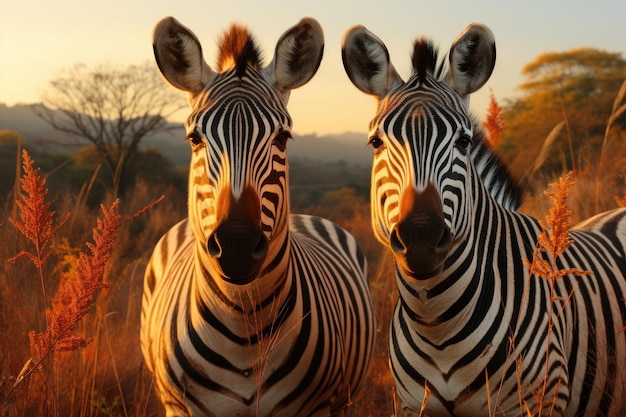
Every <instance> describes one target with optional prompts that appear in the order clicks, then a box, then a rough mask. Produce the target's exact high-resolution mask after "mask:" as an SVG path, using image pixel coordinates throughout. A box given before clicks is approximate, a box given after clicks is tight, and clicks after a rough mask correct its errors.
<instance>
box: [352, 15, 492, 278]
mask: <svg viewBox="0 0 626 417" xmlns="http://www.w3.org/2000/svg"><path fill="white" fill-rule="evenodd" d="M342 55H343V61H344V67H345V69H346V72H347V74H348V76H349V77H350V80H351V81H352V82H353V83H354V84H355V85H356V86H357V87H358V88H359V89H361V90H362V91H364V92H366V93H368V94H372V95H374V96H375V97H377V98H378V112H377V115H376V117H375V118H374V119H373V120H372V122H371V124H370V134H369V143H370V145H371V146H372V147H373V148H374V161H373V166H372V183H371V206H372V224H373V228H374V232H375V234H376V236H377V237H378V239H379V240H380V241H381V242H382V243H383V244H386V245H387V246H388V247H389V248H390V249H391V250H392V253H393V254H394V257H395V260H396V265H397V266H398V268H399V269H400V270H401V272H402V273H403V275H404V276H406V277H410V278H414V279H417V280H424V279H428V278H431V277H433V276H435V275H437V274H439V273H440V272H441V271H442V269H443V267H444V262H445V260H446V258H447V256H448V253H449V251H450V250H451V248H452V247H453V245H454V240H455V239H458V238H460V237H461V236H462V235H463V233H465V228H466V226H465V225H466V224H467V223H468V220H469V217H470V215H471V214H472V213H471V210H473V202H472V198H471V196H472V193H471V187H472V184H471V183H470V178H472V176H471V175H468V172H469V170H472V169H473V168H472V167H471V164H472V162H471V155H470V151H471V145H472V138H473V135H474V132H473V126H472V122H471V120H470V118H469V116H468V113H467V101H468V97H469V95H470V94H471V93H472V92H474V91H475V90H477V89H478V88H480V87H481V86H482V85H483V84H484V83H485V82H486V80H487V79H488V78H489V76H490V75H491V71H492V70H493V65H494V64H495V46H494V42H493V34H492V33H491V31H490V30H489V29H488V28H486V27H484V26H481V25H470V26H469V27H468V28H467V29H466V30H465V32H463V33H462V34H461V35H460V36H459V37H458V38H457V40H456V41H455V42H454V44H453V45H452V48H451V50H450V53H449V58H450V65H449V68H450V69H449V70H448V71H446V70H447V68H446V67H444V66H443V65H441V64H440V63H438V56H437V50H436V48H435V47H434V46H433V45H432V44H431V43H430V42H429V41H427V40H424V39H420V40H417V41H416V42H415V44H414V51H413V56H412V64H413V74H412V75H411V77H410V78H409V80H408V82H406V83H405V82H404V81H403V80H402V78H401V77H400V76H399V75H398V73H397V71H396V70H395V68H394V67H393V65H392V64H391V62H390V60H389V53H388V51H387V48H386V47H385V45H384V44H383V43H382V41H381V40H380V39H378V38H377V37H376V36H375V35H374V34H372V33H371V32H369V31H368V30H367V29H365V28H364V27H363V26H355V27H353V28H351V29H349V30H348V31H347V32H346V34H345V36H344V39H343V48H342Z"/></svg>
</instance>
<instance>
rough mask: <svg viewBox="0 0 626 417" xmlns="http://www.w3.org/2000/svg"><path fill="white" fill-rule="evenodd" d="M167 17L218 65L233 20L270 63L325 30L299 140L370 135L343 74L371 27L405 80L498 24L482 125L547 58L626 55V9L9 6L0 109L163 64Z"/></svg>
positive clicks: (363, 103)
mask: <svg viewBox="0 0 626 417" xmlns="http://www.w3.org/2000/svg"><path fill="white" fill-rule="evenodd" d="M470 4H471V5H470ZM167 15H172V16H174V17H176V18H177V19H178V20H179V21H181V22H182V23H183V24H184V25H186V26H188V27H189V28H190V29H191V30H193V31H194V32H195V33H196V35H197V36H198V37H199V39H200V40H201V42H202V43H203V49H204V53H205V59H206V60H207V62H208V63H209V64H211V65H213V64H214V62H215V60H216V48H215V43H216V39H217V38H218V37H219V35H220V34H221V33H222V31H223V30H224V29H225V28H226V27H227V26H228V25H229V23H230V22H231V21H238V22H239V23H244V24H246V25H247V26H248V27H249V28H250V29H251V31H252V32H253V33H254V34H255V36H256V38H257V40H258V43H259V44H260V45H261V47H262V49H263V51H264V57H265V63H269V61H270V59H271V57H272V56H273V52H274V46H275V44H276V41H277V40H278V38H279V36H280V35H281V34H282V33H283V32H284V31H285V30H286V29H287V28H288V27H290V26H291V25H293V24H295V23H296V22H297V21H298V20H299V19H300V18H301V17H302V16H305V15H308V16H313V17H315V18H316V19H318V20H319V22H320V23H321V25H322V27H323V28H324V33H325V38H326V46H325V52H324V58H323V60H322V65H321V67H320V70H319V71H318V73H317V75H316V76H315V77H314V78H313V80H312V81H311V82H310V83H309V84H307V85H305V86H303V87H301V88H300V89H298V90H295V91H294V92H293V93H292V95H291V101H290V104H289V108H290V111H291V114H292V117H293V120H294V131H295V132H296V133H299V134H307V133H318V134H328V133H342V132H346V131H357V132H365V131H367V125H368V123H369V120H370V119H371V117H372V116H373V114H374V101H373V99H372V98H370V97H368V96H366V95H365V94H363V93H361V92H359V91H358V90H356V88H355V87H353V86H352V84H351V83H350V81H349V80H348V77H347V76H346V75H345V72H344V69H343V65H342V63H341V48H340V43H341V38H342V36H343V33H344V32H345V30H346V29H347V28H348V27H350V26H352V25H354V24H363V25H365V26H366V27H367V28H368V29H370V30H371V31H372V32H374V33H375V34H376V35H378V36H379V37H380V38H381V39H382V40H383V41H384V42H385V43H386V44H387V47H388V49H389V52H390V54H391V59H392V62H393V63H394V65H395V67H396V69H397V70H398V71H399V72H400V74H401V75H402V76H403V77H404V78H405V79H406V78H407V76H408V74H409V69H410V67H409V53H410V50H411V45H412V42H413V40H414V39H415V38H416V37H417V36H420V35H427V36H429V37H431V38H432V39H434V40H435V41H436V42H437V43H438V44H439V45H440V47H441V50H442V51H447V50H448V49H449V47H450V44H451V42H452V41H453V40H454V38H455V37H456V36H457V35H458V34H459V33H460V32H461V31H462V30H463V29H464V28H465V27H466V26H467V25H468V24H469V23H471V22H481V23H484V24H486V25H488V26H489V27H490V28H491V29H492V30H493V32H494V34H495V36H496V47H497V62H496V68H495V71H494V74H493V76H492V78H491V80H490V81H489V82H488V84H487V85H486V87H484V88H483V90H481V91H480V92H479V93H477V94H475V95H474V97H473V99H472V110H473V111H474V112H475V113H476V114H477V115H479V116H481V115H483V114H484V112H485V109H486V108H487V104H488V96H489V88H491V89H492V90H493V93H494V94H495V96H496V98H497V99H498V100H499V101H503V100H505V99H507V98H513V97H515V94H518V92H517V90H516V87H517V86H518V85H519V84H520V83H521V82H522V81H523V78H522V76H521V69H522V67H523V66H524V65H525V64H527V63H529V62H531V61H533V60H534V59H535V58H536V57H537V56H538V55H539V54H541V53H542V52H548V51H550V52H561V51H566V50H570V49H572V48H576V47H581V46H590V47H595V48H600V49H605V50H607V51H610V52H619V53H622V54H624V55H626V25H625V24H624V19H625V16H626V2H624V1H623V0H596V1H594V2H591V1H579V2H571V1H549V0H526V1H523V2H521V1H507V2H505V1H487V0H479V1H472V2H470V1H463V2H461V1H456V2H452V1H446V0H442V1H437V2H434V1H421V0H413V1H407V0H405V1H397V0H384V1H383V0H379V1H377V2H374V1H370V0H350V1H342V0H334V1H331V0H317V1H307V2H304V1H301V2H298V1H296V0H290V1H286V0H266V1H263V2H260V1H257V2H253V1H237V0H229V1H223V2H218V1H211V0H204V1H199V0H193V1H184V0H179V1H171V0H170V1H164V0H155V1H129V0H124V1H123V0H108V1H98V2H95V1H85V0H57V1H43V0H40V1H32V0H31V1H29V0H22V1H16V0H0V103H4V104H7V105H9V106H12V105H15V104H18V103H22V104H27V103H35V102H38V101H39V99H40V96H41V93H42V91H43V90H45V88H46V87H47V86H48V83H49V81H50V80H51V79H53V78H54V77H55V75H58V74H59V72H60V71H61V70H63V69H66V68H70V67H71V66H73V65H74V64H76V63H84V64H87V65H88V66H95V65H98V64H103V63H110V64H121V65H129V64H140V63H143V62H145V61H147V60H150V61H153V60H154V58H153V56H152V47H151V35H152V28H153V27H154V24H155V23H156V22H157V21H158V20H159V19H160V18H162V17H164V16H167ZM1 128H2V126H0V129H1Z"/></svg>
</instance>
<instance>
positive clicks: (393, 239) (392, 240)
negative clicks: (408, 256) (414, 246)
mask: <svg viewBox="0 0 626 417" xmlns="http://www.w3.org/2000/svg"><path fill="white" fill-rule="evenodd" d="M389 246H391V249H392V250H393V251H394V252H395V253H397V254H398V255H404V254H405V253H406V246H405V245H404V243H403V242H402V240H401V239H400V236H398V231H397V229H395V228H394V229H393V230H392V231H391V235H390V236H389Z"/></svg>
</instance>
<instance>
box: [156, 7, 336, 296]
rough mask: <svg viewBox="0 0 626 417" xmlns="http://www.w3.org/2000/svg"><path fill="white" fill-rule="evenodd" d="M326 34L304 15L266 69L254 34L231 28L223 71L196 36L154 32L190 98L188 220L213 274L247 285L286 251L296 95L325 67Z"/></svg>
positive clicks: (170, 28)
mask: <svg viewBox="0 0 626 417" xmlns="http://www.w3.org/2000/svg"><path fill="white" fill-rule="evenodd" d="M323 47H324V38H323V33H322V29H321V27H320V25H319V23H318V22H317V21H315V20H314V19H311V18H304V19H302V20H301V21H300V22H299V23H298V24H297V25H295V26H293V27H292V28H290V29H289V30H288V31H287V32H285V34H283V36H282V37H281V38H280V39H279V41H278V43H277V45H276V50H275V53H274V59H273V60H272V63H271V64H270V65H269V66H267V67H263V66H262V65H261V60H260V52H259V51H258V49H257V47H256V44H255V41H254V39H253V38H252V36H251V35H250V34H249V33H248V31H247V30H246V29H245V28H243V27H241V26H238V25H233V26H232V27H231V28H230V30H229V31H227V32H226V33H225V34H224V36H223V37H222V39H221V42H220V50H219V58H218V65H219V68H218V70H217V71H213V70H212V69H211V67H210V66H209V65H208V64H207V63H206V62H205V61H204V58H203V57H202V48H201V47H200V43H199V41H198V39H197V38H196V37H195V35H194V34H193V33H192V32H191V31H190V30H189V29H187V28H186V27H184V26H182V25H181V24H180V23H178V22H177V21H176V20H175V19H173V18H165V19H163V20H162V21H161V22H159V24H158V25H157V27H156V28H155V33H154V52H155V57H156V61H157V64H158V65H159V69H160V70H161V72H162V74H163V75H164V77H165V78H166V80H167V81H168V82H169V83H170V84H172V85H173V86H174V87H176V88H179V89H181V90H183V91H186V92H188V93H189V103H190V104H191V107H192V113H191V115H190V116H189V117H188V119H187V121H186V123H185V127H186V130H187V140H188V141H189V142H190V144H191V149H192V157H191V166H190V172H189V222H190V224H191V226H192V228H193V231H194V234H195V237H196V240H197V243H198V245H197V246H198V248H199V250H198V251H197V254H198V256H200V258H201V263H202V265H203V266H204V267H205V268H206V269H207V270H208V272H209V275H211V276H213V277H215V276H219V277H221V278H222V279H223V280H224V281H226V282H229V283H233V284H240V285H242V284H247V283H249V282H251V281H253V280H254V279H255V278H257V277H258V276H261V275H263V273H264V268H266V267H268V265H271V264H272V260H273V259H274V257H278V256H279V252H280V251H281V249H283V248H284V242H285V239H287V223H288V220H287V219H288V214H289V208H288V196H287V190H288V176H287V158H286V153H285V149H286V142H287V140H288V139H289V138H290V137H291V133H290V132H291V118H290V117H289V114H288V113H287V109H286V105H287V101H288V97H289V93H290V90H291V89H294V88H296V87H299V86H301V85H303V84H305V83H306V82H308V81H309V80H310V79H311V78H312V77H313V75H314V74H315V72H316V71H317V68H318V66H319V64H320V61H321V58H322V51H323Z"/></svg>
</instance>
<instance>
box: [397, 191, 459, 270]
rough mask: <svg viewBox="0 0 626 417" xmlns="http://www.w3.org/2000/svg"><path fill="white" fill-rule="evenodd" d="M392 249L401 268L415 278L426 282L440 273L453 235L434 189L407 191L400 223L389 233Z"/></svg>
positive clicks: (401, 208)
mask: <svg viewBox="0 0 626 417" xmlns="http://www.w3.org/2000/svg"><path fill="white" fill-rule="evenodd" d="M389 247H390V248H391V250H392V251H393V254H394V257H395V258H396V262H397V263H398V265H399V266H400V267H401V268H402V269H403V270H404V272H405V273H406V274H407V275H410V276H411V277H413V278H417V279H426V278H430V277H432V276H434V275H436V274H438V273H439V272H441V270H442V269H443V265H444V262H445V260H446V257H447V255H448V252H449V251H450V248H451V247H452V233H451V232H450V228H449V227H448V226H447V225H446V223H445V221H444V217H443V206H442V203H441V199H440V197H439V193H438V192H437V190H436V189H435V187H434V186H432V185H429V186H428V187H426V189H425V190H424V191H421V192H418V191H415V190H413V189H411V190H406V191H405V192H404V194H403V198H402V202H401V207H400V218H399V221H398V222H397V223H396V225H395V227H394V228H393V229H392V230H391V231H390V234H389Z"/></svg>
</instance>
